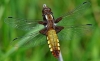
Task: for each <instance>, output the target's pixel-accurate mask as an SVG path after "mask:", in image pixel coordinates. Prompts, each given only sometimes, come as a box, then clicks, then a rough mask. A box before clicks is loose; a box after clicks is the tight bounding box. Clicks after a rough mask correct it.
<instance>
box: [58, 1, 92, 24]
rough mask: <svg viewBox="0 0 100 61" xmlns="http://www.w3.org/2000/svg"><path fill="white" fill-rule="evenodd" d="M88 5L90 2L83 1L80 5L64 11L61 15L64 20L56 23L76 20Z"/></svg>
mask: <svg viewBox="0 0 100 61" xmlns="http://www.w3.org/2000/svg"><path fill="white" fill-rule="evenodd" d="M89 7H90V2H84V3H82V4H81V5H79V6H78V7H77V8H75V9H73V10H72V11H70V12H68V13H65V14H64V15H62V16H61V17H62V18H65V20H61V21H60V22H59V23H58V24H61V25H63V24H70V23H72V22H74V21H76V20H77V19H78V18H79V17H81V16H82V15H83V14H84V12H85V11H86V10H87V9H88V8H89Z"/></svg>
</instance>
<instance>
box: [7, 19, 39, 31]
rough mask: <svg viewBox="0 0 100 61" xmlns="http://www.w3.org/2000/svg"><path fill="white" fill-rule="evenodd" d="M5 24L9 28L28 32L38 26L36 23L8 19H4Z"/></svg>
mask: <svg viewBox="0 0 100 61" xmlns="http://www.w3.org/2000/svg"><path fill="white" fill-rule="evenodd" d="M5 23H7V24H8V25H9V26H11V27H14V28H18V29H21V30H25V31H28V30H31V29H34V28H35V27H36V25H37V24H38V21H33V20H25V19H18V18H13V17H8V18H6V19H5Z"/></svg>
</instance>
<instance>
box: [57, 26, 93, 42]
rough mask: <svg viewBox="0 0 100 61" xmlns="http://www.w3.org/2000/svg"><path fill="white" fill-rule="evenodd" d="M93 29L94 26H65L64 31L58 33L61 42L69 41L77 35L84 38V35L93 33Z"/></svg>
mask: <svg viewBox="0 0 100 61" xmlns="http://www.w3.org/2000/svg"><path fill="white" fill-rule="evenodd" d="M93 29H94V27H93V25H92V24H85V25H77V26H75V25H70V26H65V27H64V29H63V30H62V31H61V32H59V33H58V37H59V39H60V40H61V41H62V40H64V41H67V40H71V39H72V37H73V35H75V34H76V35H78V36H79V37H82V36H83V35H86V34H89V33H91V32H92V31H93Z"/></svg>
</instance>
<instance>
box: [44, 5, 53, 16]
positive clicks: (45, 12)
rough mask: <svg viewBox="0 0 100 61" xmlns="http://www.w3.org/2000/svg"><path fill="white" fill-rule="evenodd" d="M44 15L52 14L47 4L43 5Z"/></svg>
mask: <svg viewBox="0 0 100 61" xmlns="http://www.w3.org/2000/svg"><path fill="white" fill-rule="evenodd" d="M42 14H43V15H48V14H52V12H51V9H50V8H48V7H47V6H46V4H43V9H42Z"/></svg>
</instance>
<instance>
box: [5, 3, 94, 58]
mask: <svg viewBox="0 0 100 61" xmlns="http://www.w3.org/2000/svg"><path fill="white" fill-rule="evenodd" d="M89 6H90V3H89V2H83V3H82V4H81V5H79V6H78V7H77V8H75V9H73V10H72V11H70V12H69V13H65V14H64V15H62V16H60V17H58V18H57V19H55V18H54V16H53V12H52V10H51V8H49V7H47V6H46V4H43V9H42V16H43V21H28V20H24V19H18V18H14V17H8V18H6V19H5V22H6V23H7V24H8V25H11V26H12V27H14V28H19V29H22V30H25V31H27V30H31V29H34V28H35V26H36V24H41V25H44V28H43V29H41V30H40V31H39V34H38V35H39V37H40V38H38V37H37V39H35V40H37V41H35V40H34V39H32V38H31V39H30V40H28V41H27V42H29V41H32V42H31V44H34V46H35V45H39V44H40V43H43V44H44V42H45V40H44V39H42V38H43V37H44V36H43V35H45V36H46V39H47V42H48V45H49V48H50V51H51V53H52V55H53V56H54V57H56V58H58V57H59V54H60V52H61V50H60V44H59V41H60V38H61V40H62V39H65V40H66V35H65V34H66V33H64V32H63V30H64V31H66V29H73V31H75V29H76V30H77V29H85V30H86V29H88V28H90V27H91V26H92V24H84V25H79V26H74V25H72V26H67V24H66V23H67V22H68V21H71V20H75V19H76V18H77V17H78V16H80V15H79V14H82V13H83V11H84V10H86V9H87V8H88V7H89ZM64 18H66V20H63V19H64ZM57 25H62V26H57ZM41 34H43V35H41ZM61 35H62V36H61ZM64 35H65V36H64ZM29 36H30V35H29ZM29 36H26V37H29ZM31 36H34V34H32V35H31ZM16 39H18V38H15V39H14V40H13V42H15V41H16ZM40 39H41V40H43V41H41V40H40ZM36 42H37V43H36Z"/></svg>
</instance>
